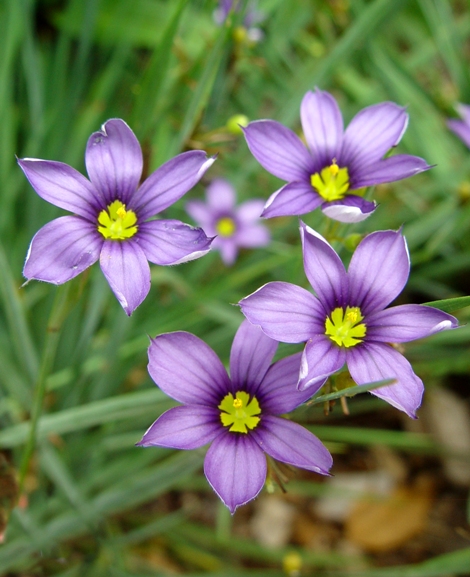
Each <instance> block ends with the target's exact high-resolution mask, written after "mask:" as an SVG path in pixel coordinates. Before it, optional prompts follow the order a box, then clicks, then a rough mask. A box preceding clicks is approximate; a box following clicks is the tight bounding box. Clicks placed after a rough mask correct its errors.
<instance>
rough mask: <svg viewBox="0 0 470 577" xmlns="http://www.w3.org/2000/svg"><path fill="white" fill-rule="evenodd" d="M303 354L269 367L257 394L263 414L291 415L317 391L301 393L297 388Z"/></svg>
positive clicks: (297, 354)
mask: <svg viewBox="0 0 470 577" xmlns="http://www.w3.org/2000/svg"><path fill="white" fill-rule="evenodd" d="M301 358H302V353H296V354H295V355H290V356H289V357H285V358H284V359H281V360H280V361H277V362H275V363H274V364H273V365H271V366H270V367H269V370H268V372H267V373H266V376H265V377H264V379H263V382H262V383H261V385H260V386H259V389H258V391H257V392H256V398H257V399H258V401H259V404H260V407H261V408H262V411H263V414H264V413H269V414H272V415H283V414H284V413H290V412H291V411H293V410H294V409H296V408H297V407H298V406H300V405H301V404H302V403H305V401H307V400H308V399H310V397H311V396H312V395H313V393H314V392H315V391H312V389H307V390H306V391H299V390H298V389H297V387H296V385H297V382H298V380H299V371H300V361H301Z"/></svg>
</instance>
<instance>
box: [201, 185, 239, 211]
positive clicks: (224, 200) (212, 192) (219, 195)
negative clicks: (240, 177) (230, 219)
mask: <svg viewBox="0 0 470 577" xmlns="http://www.w3.org/2000/svg"><path fill="white" fill-rule="evenodd" d="M206 198H207V204H208V205H209V206H210V207H211V208H212V209H213V210H214V212H218V213H219V214H220V213H225V212H228V213H230V212H232V210H233V207H234V205H235V199H236V195H235V189H234V188H233V186H232V185H231V184H230V183H229V182H228V181H226V180H225V179H223V178H216V179H215V180H213V181H212V182H211V183H210V184H209V186H208V187H207V189H206Z"/></svg>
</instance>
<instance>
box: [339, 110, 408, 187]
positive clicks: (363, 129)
mask: <svg viewBox="0 0 470 577" xmlns="http://www.w3.org/2000/svg"><path fill="white" fill-rule="evenodd" d="M407 125H408V114H407V112H406V109H405V108H403V107H401V106H398V105H397V104H395V103H394V102H382V103H380V104H374V105H373V106H368V107H367V108H364V110H361V111H360V112H359V113H358V114H356V116H355V117H354V118H353V119H352V120H351V122H350V124H349V126H348V127H347V129H346V132H345V133H344V140H343V149H342V151H341V155H340V158H338V164H339V165H340V166H347V167H348V169H349V176H350V178H351V180H352V179H353V178H355V175H356V172H359V170H361V169H362V168H363V167H364V166H367V165H369V164H372V163H374V162H377V161H378V160H380V159H381V158H383V156H384V155H385V154H386V153H387V152H388V151H389V150H390V149H391V148H392V147H393V146H396V145H397V144H398V143H399V142H400V140H401V137H402V136H403V133H404V132H405V130H406V127H407Z"/></svg>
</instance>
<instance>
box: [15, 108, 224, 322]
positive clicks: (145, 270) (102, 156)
mask: <svg viewBox="0 0 470 577" xmlns="http://www.w3.org/2000/svg"><path fill="white" fill-rule="evenodd" d="M214 160H215V158H207V155H206V154H205V152H202V151H199V150H194V151H190V152H184V153H182V154H180V155H178V156H176V157H175V158H173V159H172V160H169V161H168V162H167V163H165V164H164V165H163V166H161V167H160V168H159V169H157V170H156V171H155V172H153V173H152V174H151V175H150V176H149V177H148V178H147V179H146V180H145V181H144V182H143V183H142V184H141V185H140V186H139V181H140V179H141V176H142V168H143V157H142V151H141V148H140V145H139V142H138V140H137V138H136V137H135V135H134V133H133V132H132V130H131V129H130V128H129V126H127V124H126V123H125V122H124V121H123V120H120V119H112V120H108V121H107V122H106V123H105V124H103V126H102V128H101V131H99V132H95V133H94V134H92V135H91V136H90V138H89V139H88V144H87V148H86V153H85V163H86V167H87V172H88V175H89V178H90V180H87V179H86V178H85V177H84V176H82V174H80V173H79V172H77V171H76V170H75V169H73V168H72V167H71V166H68V165H67V164H64V163H62V162H55V161H49V160H39V159H34V158H24V159H21V160H18V163H19V165H20V167H21V168H22V169H23V172H24V173H25V175H26V177H27V179H28V180H29V182H30V184H31V186H32V187H33V188H34V189H35V191H36V192H37V193H38V194H39V196H40V197H41V198H43V199H44V200H47V201H48V202H50V203H51V204H54V205H56V206H58V207H60V208H63V209H65V210H68V211H70V212H72V213H73V216H62V217H60V218H57V219H55V220H53V221H51V222H49V223H48V224H46V225H45V226H44V227H43V228H41V230H39V232H37V233H36V235H35V236H34V238H33V240H32V241H31V245H30V247H29V250H28V254H27V257H26V263H25V266H24V271H23V274H24V276H25V277H26V278H27V279H28V280H31V279H35V280H41V281H45V282H50V283H53V284H57V285H60V284H63V283H65V282H67V281H69V280H70V279H72V278H74V277H75V276H77V275H79V274H80V273H81V272H83V271H84V270H85V269H87V268H88V267H89V266H90V265H92V264H93V263H95V262H96V261H97V260H99V261H100V266H101V270H102V271H103V274H104V275H105V277H106V280H107V281H108V283H109V285H110V287H111V289H112V291H113V292H114V294H115V296H116V298H117V299H118V301H119V303H120V304H121V306H122V307H123V308H124V310H125V311H126V313H127V314H128V315H130V314H131V313H132V312H133V311H134V310H135V308H136V307H137V306H139V304H140V303H141V302H142V301H143V300H144V299H145V297H146V296H147V294H148V292H149V290H150V268H149V265H148V262H147V261H150V262H152V263H154V264H159V265H173V264H179V263H182V262H186V261H188V260H192V259H195V258H199V257H200V256H202V255H204V254H206V253H207V252H208V251H209V249H210V244H211V241H212V239H209V238H207V236H206V235H205V234H204V232H203V231H202V230H201V229H200V228H193V227H191V226H189V225H187V224H184V223H182V222H180V221H177V220H164V219H159V220H156V219H154V217H155V215H157V214H158V213H159V212H161V211H162V210H164V209H166V208H168V207H169V206H170V205H172V204H173V203H174V202H176V201H177V200H178V199H180V198H181V197H182V196H183V195H184V194H186V192H187V191H188V190H189V189H190V188H191V187H193V186H194V185H195V184H196V183H197V182H198V181H199V179H200V178H201V177H202V175H203V174H204V173H205V171H206V170H207V169H208V168H209V167H210V166H211V164H212V163H213V162H214Z"/></svg>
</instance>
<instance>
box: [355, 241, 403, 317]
mask: <svg viewBox="0 0 470 577" xmlns="http://www.w3.org/2000/svg"><path fill="white" fill-rule="evenodd" d="M409 273H410V257H409V254H408V248H407V245H406V240H405V238H404V236H403V235H402V233H401V231H397V232H396V231H393V230H384V231H377V232H373V233H372V234H369V235H367V236H366V237H365V238H364V239H363V240H362V241H361V242H360V243H359V245H358V247H357V248H356V250H355V252H354V254H353V256H352V259H351V263H350V265H349V270H348V276H349V289H350V294H349V301H350V302H349V305H350V306H356V307H359V308H360V309H361V312H362V314H363V315H367V314H370V313H372V312H374V311H378V310H380V309H383V308H384V307H386V306H387V305H388V304H389V303H391V302H392V300H393V299H394V298H396V297H397V296H398V295H399V294H400V293H401V291H402V290H403V287H404V286H405V284H406V281H407V280H408V275H409Z"/></svg>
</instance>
